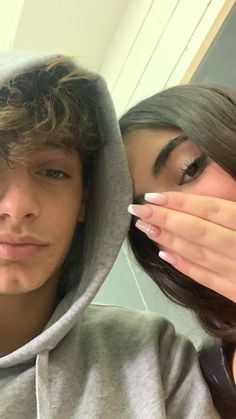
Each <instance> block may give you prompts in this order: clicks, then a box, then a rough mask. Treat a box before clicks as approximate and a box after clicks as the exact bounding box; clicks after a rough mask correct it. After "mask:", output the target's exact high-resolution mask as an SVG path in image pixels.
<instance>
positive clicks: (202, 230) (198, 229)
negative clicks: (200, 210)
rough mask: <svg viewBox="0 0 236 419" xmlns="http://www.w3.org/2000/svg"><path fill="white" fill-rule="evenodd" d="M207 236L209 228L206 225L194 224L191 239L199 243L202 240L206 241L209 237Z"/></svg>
mask: <svg viewBox="0 0 236 419" xmlns="http://www.w3.org/2000/svg"><path fill="white" fill-rule="evenodd" d="M207 234H208V232H207V227H206V225H204V223H202V222H197V223H193V225H192V228H191V232H190V237H189V239H190V240H194V241H195V240H196V241H199V240H200V239H201V240H202V239H204V238H205V237H206V236H207Z"/></svg>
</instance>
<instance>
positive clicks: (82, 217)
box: [77, 182, 92, 223]
mask: <svg viewBox="0 0 236 419" xmlns="http://www.w3.org/2000/svg"><path fill="white" fill-rule="evenodd" d="M91 191H92V183H91V182H89V183H88V184H87V185H86V186H84V191H83V196H82V200H81V204H80V209H79V214H78V218H77V222H78V223H82V222H84V221H85V220H86V216H87V202H88V198H89V195H90V193H91Z"/></svg>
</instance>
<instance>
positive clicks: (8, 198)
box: [0, 169, 40, 223]
mask: <svg viewBox="0 0 236 419" xmlns="http://www.w3.org/2000/svg"><path fill="white" fill-rule="evenodd" d="M13 171H14V169H13ZM39 212H40V205H39V200H38V198H37V194H36V191H35V190H34V185H33V183H32V182H31V180H30V177H29V175H26V174H25V175H22V174H20V173H18V175H17V173H14V174H13V173H11V176H9V179H8V182H7V184H6V185H4V187H2V185H1V180H0V217H1V218H3V217H5V218H8V219H11V220H12V221H14V222H15V223H19V222H20V221H21V220H23V219H29V220H33V219H35V218H36V217H38V215H39Z"/></svg>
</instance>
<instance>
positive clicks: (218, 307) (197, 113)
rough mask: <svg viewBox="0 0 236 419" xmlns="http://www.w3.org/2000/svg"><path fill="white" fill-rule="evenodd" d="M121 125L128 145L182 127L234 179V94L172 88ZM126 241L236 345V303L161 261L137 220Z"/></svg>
mask: <svg viewBox="0 0 236 419" xmlns="http://www.w3.org/2000/svg"><path fill="white" fill-rule="evenodd" d="M120 127H121V132H122V135H123V137H124V141H128V134H129V132H131V131H135V130H138V129H143V128H147V129H148V128H149V129H150V128H151V129H155V128H160V127H162V128H164V127H165V128H174V129H179V130H181V131H182V132H183V133H184V134H185V135H186V136H187V137H188V138H190V139H191V140H192V141H193V142H194V143H195V144H196V145H197V146H198V147H199V148H200V149H202V150H203V151H204V152H205V153H206V154H207V155H208V156H209V157H210V158H211V159H212V160H214V161H215V162H216V163H218V164H219V165H220V166H221V167H222V168H223V169H224V170H225V171H226V172H228V173H229V174H230V175H231V176H232V177H233V178H234V179H236V90H233V89H229V88H226V87H223V86H210V85H182V86H177V87H173V88H170V89H167V90H165V91H163V92H160V93H158V94H156V95H154V96H152V97H150V98H147V99H145V100H143V101H142V102H140V103H139V104H137V105H136V106H134V107H133V108H131V109H130V110H129V111H128V112H127V113H126V114H125V115H123V116H122V118H121V119H120ZM235 215H236V212H235ZM128 239H129V243H130V246H131V248H132V251H133V253H134V255H135V258H136V259H137V261H138V263H139V264H140V265H141V267H142V268H143V269H144V271H145V272H146V273H147V274H148V275H149V276H150V277H151V278H152V279H153V280H154V281H155V282H156V283H157V285H158V286H159V287H160V288H161V290H162V291H163V292H164V293H165V294H166V295H167V296H168V297H169V298H170V299H171V300H173V301H174V302H176V303H178V304H180V305H182V306H184V307H187V308H190V309H192V310H193V311H194V312H195V314H196V316H197V318H198V319H199V321H200V323H201V325H202V327H203V328H204V329H206V330H207V331H208V332H209V333H210V334H212V335H214V336H216V337H220V338H222V339H223V340H225V341H228V342H234V343H235V342H236V304H235V303H233V302H231V301H230V300H228V299H227V298H224V297H223V296H222V295H219V294H218V293H216V292H214V291H212V290H210V289H208V288H206V287H204V286H202V285H200V284H198V283H197V282H195V281H190V280H189V278H188V277H187V276H185V275H184V274H182V273H180V272H178V271H177V270H176V269H175V268H173V267H172V266H171V265H169V264H168V263H166V262H164V261H163V260H161V259H160V258H159V257H158V251H157V245H156V244H155V243H154V242H153V241H152V240H150V239H149V238H148V237H147V236H146V235H144V234H143V233H142V232H140V231H139V230H138V229H137V228H136V227H135V220H134V219H132V221H131V225H130V230H129V234H128ZM235 257H236V255H235ZM235 275H236V272H235Z"/></svg>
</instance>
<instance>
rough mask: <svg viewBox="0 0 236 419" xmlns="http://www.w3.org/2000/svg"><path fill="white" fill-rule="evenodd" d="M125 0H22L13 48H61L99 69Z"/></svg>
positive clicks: (49, 50)
mask: <svg viewBox="0 0 236 419" xmlns="http://www.w3.org/2000/svg"><path fill="white" fill-rule="evenodd" d="M128 2H129V0H40V1H38V0H25V1H24V2H23V6H22V11H21V15H20V17H19V22H18V25H17V27H16V31H15V36H14V40H13V43H12V47H13V48H18V49H24V50H28V49H29V50H34V51H45V52H61V53H64V54H68V55H72V56H76V57H78V58H79V60H80V61H81V63H82V64H83V65H85V66H87V67H89V68H91V69H94V70H99V69H100V66H101V64H102V62H103V59H104V57H105V54H106V52H107V50H108V48H109V46H110V44H111V42H112V39H113V36H114V33H115V31H116V28H117V26H118V24H119V22H120V20H121V18H122V15H123V13H124V11H125V8H126V6H127V4H128Z"/></svg>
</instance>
